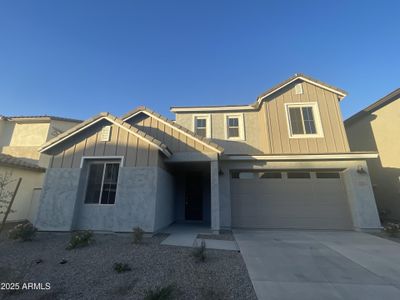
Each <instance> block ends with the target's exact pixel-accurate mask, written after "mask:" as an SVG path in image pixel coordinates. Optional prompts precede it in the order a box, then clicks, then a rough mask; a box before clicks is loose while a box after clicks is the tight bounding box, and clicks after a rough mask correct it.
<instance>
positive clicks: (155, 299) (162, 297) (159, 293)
mask: <svg viewBox="0 0 400 300" xmlns="http://www.w3.org/2000/svg"><path fill="white" fill-rule="evenodd" d="M175 290H176V286H175V285H174V284H170V285H167V286H165V287H158V288H155V289H153V290H148V291H146V294H145V296H144V300H170V299H174V298H173V293H174V291H175Z"/></svg>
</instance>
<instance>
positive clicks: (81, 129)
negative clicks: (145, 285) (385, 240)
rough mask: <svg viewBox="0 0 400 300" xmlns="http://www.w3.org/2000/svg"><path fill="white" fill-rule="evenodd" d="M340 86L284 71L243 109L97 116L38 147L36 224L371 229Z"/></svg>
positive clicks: (363, 176) (369, 200)
mask: <svg viewBox="0 0 400 300" xmlns="http://www.w3.org/2000/svg"><path fill="white" fill-rule="evenodd" d="M345 95H346V93H345V92H344V91H343V90H340V89H338V88H335V87H332V86H330V85H327V84H325V83H322V82H320V81H318V80H315V79H312V78H310V77H307V76H305V75H295V76H294V77H292V78H289V79H288V80H286V81H285V82H283V83H281V84H279V85H277V86H275V87H274V88H272V89H270V90H268V91H267V92H266V93H264V94H262V95H261V96H259V97H258V98H257V101H256V102H255V103H253V104H251V105H240V106H239V105H236V106H208V107H173V108H172V109H171V111H172V112H174V113H175V114H176V121H175V122H173V121H170V120H168V119H166V118H165V117H163V116H161V115H160V114H158V113H156V112H154V111H152V110H150V109H148V108H145V107H139V108H137V109H135V110H133V111H131V112H129V113H127V114H126V115H124V116H123V117H121V118H117V117H114V116H112V115H110V114H108V113H102V114H100V115H98V116H96V117H94V118H92V119H89V120H87V121H85V122H84V123H81V124H79V125H78V126H76V127H74V128H72V129H70V130H68V131H67V132H65V133H63V134H61V135H59V136H58V137H57V138H55V139H53V140H51V141H49V142H48V143H46V144H45V145H43V146H42V147H41V152H42V153H45V154H48V155H50V156H52V161H51V164H50V166H49V168H48V170H47V176H46V180H45V184H44V188H43V193H42V198H41V202H40V209H39V214H38V220H37V223H36V226H37V227H38V228H39V229H40V230H55V231H69V230H75V229H91V230H104V231H116V232H118V231H131V230H132V228H133V227H134V226H140V227H142V228H143V229H144V230H145V231H147V232H155V231H158V230H160V229H161V228H163V227H166V226H168V225H169V224H171V223H173V222H199V223H204V224H209V225H210V226H211V228H212V229H213V230H219V229H221V228H232V227H237V228H311V229H360V230H361V229H376V228H379V227H380V222H379V217H378V213H377V209H376V204H375V199H374V195H373V191H372V187H371V183H370V177H369V174H368V168H367V165H366V162H365V159H367V158H376V157H377V153H376V152H351V151H350V149H349V145H348V141H347V137H346V132H345V129H344V126H343V121H342V117H341V111H340V108H339V102H340V101H341V100H342V99H343V97H344V96H345Z"/></svg>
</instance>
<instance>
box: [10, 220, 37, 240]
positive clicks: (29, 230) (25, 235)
mask: <svg viewBox="0 0 400 300" xmlns="http://www.w3.org/2000/svg"><path fill="white" fill-rule="evenodd" d="M36 231H37V229H36V227H35V226H33V225H32V224H31V223H24V224H18V225H17V226H15V227H14V228H13V229H11V230H10V231H9V232H8V237H9V238H10V239H11V240H21V241H31V240H32V239H33V237H34V236H35V234H36Z"/></svg>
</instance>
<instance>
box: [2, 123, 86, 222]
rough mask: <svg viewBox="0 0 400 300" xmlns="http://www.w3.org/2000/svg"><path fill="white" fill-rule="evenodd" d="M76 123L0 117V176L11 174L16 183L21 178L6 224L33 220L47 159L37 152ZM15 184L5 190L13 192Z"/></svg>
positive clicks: (47, 162)
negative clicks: (44, 144)
mask: <svg viewBox="0 0 400 300" xmlns="http://www.w3.org/2000/svg"><path fill="white" fill-rule="evenodd" d="M79 122H81V121H79V120H73V119H66V118H59V117H53V116H15V117H5V116H0V174H5V173H8V174H11V176H12V178H13V179H15V180H16V179H18V178H19V177H22V182H21V185H20V188H19V190H18V193H17V196H16V198H15V200H14V204H13V207H12V209H13V210H14V212H13V213H11V214H10V215H9V217H8V221H21V220H30V221H31V222H32V221H34V219H35V215H36V211H37V205H38V199H39V195H40V191H41V187H42V183H43V178H44V173H45V171H46V168H47V166H48V164H49V159H50V157H49V156H48V155H45V154H42V153H40V152H39V151H38V149H39V147H40V146H41V145H42V144H43V143H45V142H46V141H48V140H49V139H52V138H54V137H55V136H57V135H58V134H60V133H61V132H63V131H65V130H67V129H69V128H71V127H73V126H75V125H76V124H78V123H79ZM15 183H16V182H15V181H14V182H13V183H12V184H10V186H9V187H8V188H9V189H11V190H14V187H15ZM0 219H2V216H0Z"/></svg>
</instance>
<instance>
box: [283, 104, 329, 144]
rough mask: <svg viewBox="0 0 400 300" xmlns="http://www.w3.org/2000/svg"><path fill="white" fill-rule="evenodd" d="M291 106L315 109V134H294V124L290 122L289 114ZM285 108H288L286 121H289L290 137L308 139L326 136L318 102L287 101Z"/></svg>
mask: <svg viewBox="0 0 400 300" xmlns="http://www.w3.org/2000/svg"><path fill="white" fill-rule="evenodd" d="M291 107H300V108H301V107H312V109H313V115H314V122H315V129H316V131H317V133H313V134H306V133H302V134H293V133H292V126H291V124H290V114H289V108H291ZM285 110H286V122H287V127H288V134H289V138H291V139H307V138H323V137H324V132H323V130H322V123H321V117H320V113H319V108H318V103H317V102H299V103H286V104H285ZM301 114H302V118H303V111H302V110H301ZM302 121H303V123H302V124H303V126H304V119H302Z"/></svg>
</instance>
